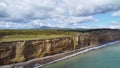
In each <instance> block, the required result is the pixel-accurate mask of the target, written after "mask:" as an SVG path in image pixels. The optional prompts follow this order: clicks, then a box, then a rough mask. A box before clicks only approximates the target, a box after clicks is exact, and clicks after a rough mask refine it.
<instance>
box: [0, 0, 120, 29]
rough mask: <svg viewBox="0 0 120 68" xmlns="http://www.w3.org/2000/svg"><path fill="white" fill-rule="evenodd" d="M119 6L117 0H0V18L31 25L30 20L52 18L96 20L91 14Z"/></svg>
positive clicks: (38, 23) (64, 23) (57, 21)
mask: <svg viewBox="0 0 120 68" xmlns="http://www.w3.org/2000/svg"><path fill="white" fill-rule="evenodd" d="M119 9H120V4H119V0H87V1H85V0H0V21H4V22H5V23H12V24H13V25H14V24H17V25H21V24H22V25H23V23H24V25H28V24H29V25H30V24H31V22H33V23H32V25H30V27H34V26H42V25H49V26H51V25H52V24H51V22H52V23H55V24H56V25H57V26H60V27H66V26H68V25H69V24H72V25H77V23H81V22H88V21H97V19H95V18H94V17H92V15H94V14H99V13H105V12H109V11H116V10H119ZM117 14H118V13H117ZM115 15H116V14H115ZM22 21H23V22H22ZM14 22H15V23H14ZM21 22H22V23H21ZM0 23H1V22H0ZM12 24H11V25H10V24H9V26H12ZM4 25H5V24H4ZM56 25H54V26H56ZM17 27H18V28H24V26H23V27H19V26H17ZM8 28H9V27H8Z"/></svg>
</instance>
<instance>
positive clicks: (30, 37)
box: [0, 35, 67, 42]
mask: <svg viewBox="0 0 120 68" xmlns="http://www.w3.org/2000/svg"><path fill="white" fill-rule="evenodd" d="M61 37H67V36H66V35H11V36H4V37H2V38H1V39H0V42H9V41H19V40H37V39H50V38H61Z"/></svg>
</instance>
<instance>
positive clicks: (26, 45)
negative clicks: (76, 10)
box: [0, 30, 120, 65]
mask: <svg viewBox="0 0 120 68" xmlns="http://www.w3.org/2000/svg"><path fill="white" fill-rule="evenodd" d="M119 39H120V30H95V31H88V32H80V33H79V35H77V36H74V37H64V38H54V39H40V40H27V41H13V42H0V65H6V64H11V63H18V62H23V61H27V60H30V59H34V58H42V57H45V56H49V55H54V54H58V53H64V52H68V51H72V50H77V49H80V48H83V47H87V46H100V45H101V44H105V43H108V42H111V41H115V40H119Z"/></svg>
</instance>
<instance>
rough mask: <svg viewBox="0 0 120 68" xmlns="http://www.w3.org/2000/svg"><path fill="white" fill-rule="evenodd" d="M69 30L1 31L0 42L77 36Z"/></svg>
mask: <svg viewBox="0 0 120 68" xmlns="http://www.w3.org/2000/svg"><path fill="white" fill-rule="evenodd" d="M77 34H78V32H75V31H67V30H0V42H8V41H18V40H35V39H49V38H58V37H66V36H74V35H77Z"/></svg>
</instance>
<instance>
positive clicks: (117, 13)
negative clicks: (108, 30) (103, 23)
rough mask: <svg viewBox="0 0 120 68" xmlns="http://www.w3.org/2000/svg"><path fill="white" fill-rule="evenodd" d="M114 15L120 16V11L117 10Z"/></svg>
mask: <svg viewBox="0 0 120 68" xmlns="http://www.w3.org/2000/svg"><path fill="white" fill-rule="evenodd" d="M112 16H120V11H115V12H114V13H113V14H112Z"/></svg>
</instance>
